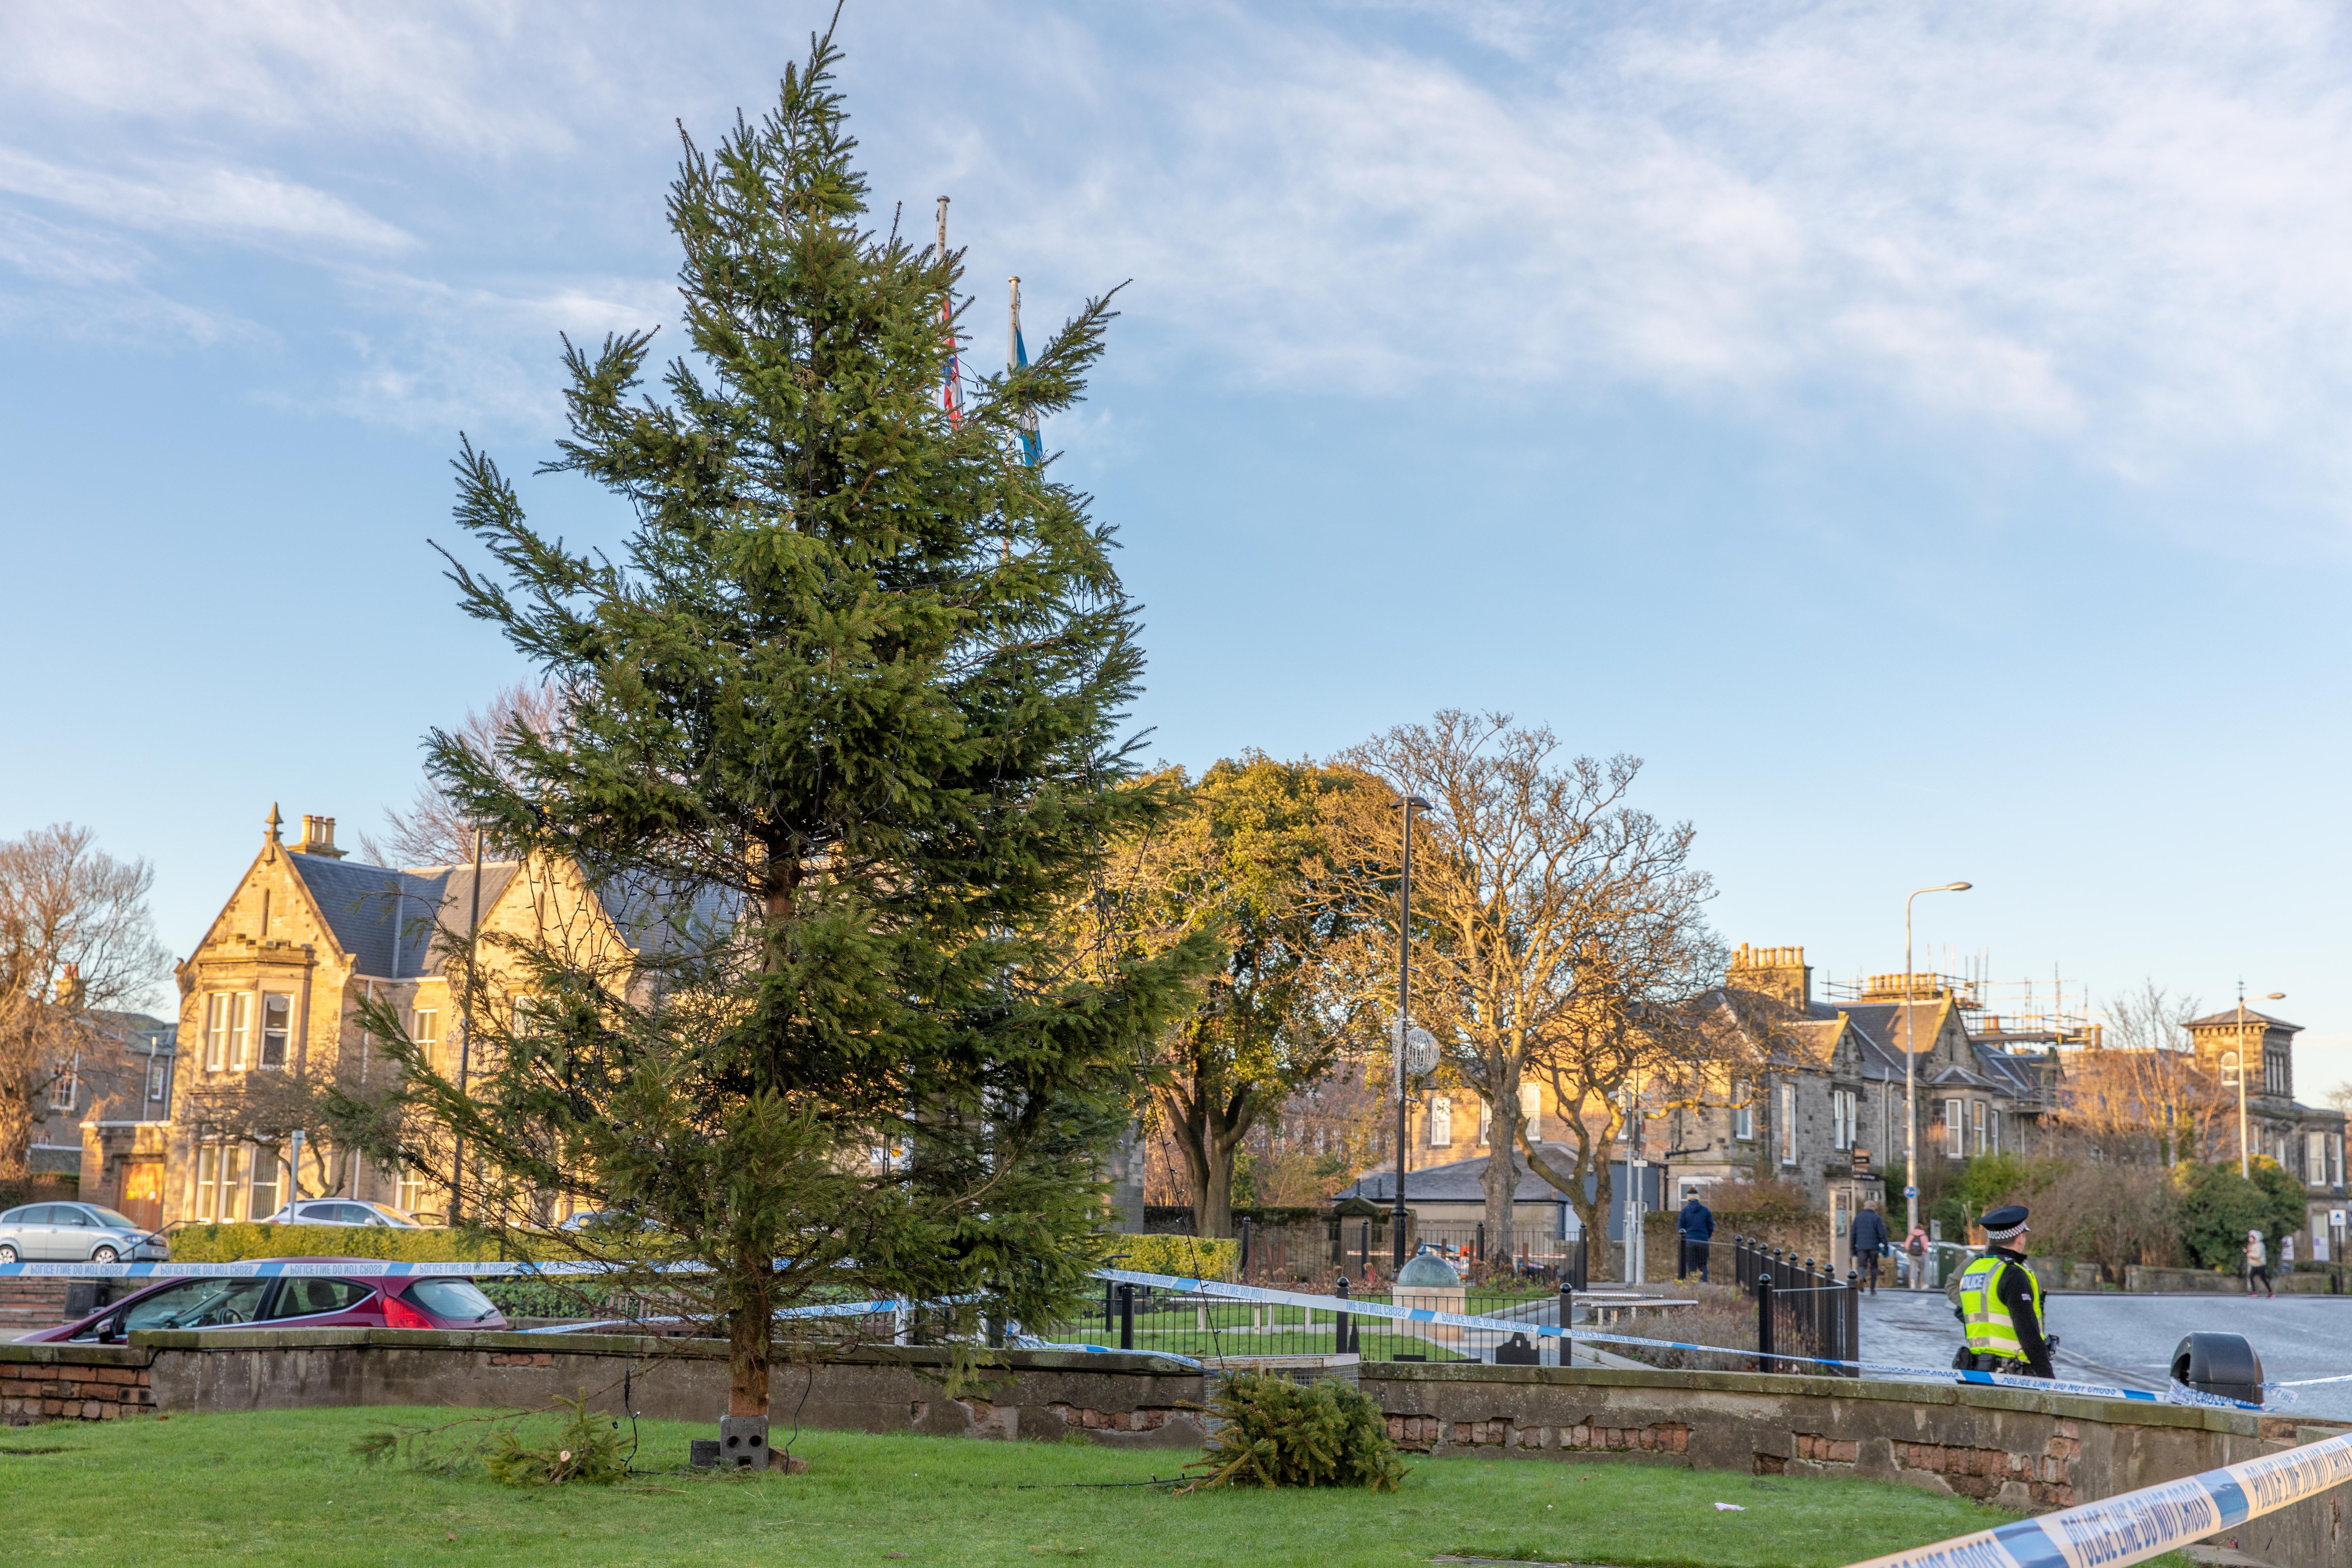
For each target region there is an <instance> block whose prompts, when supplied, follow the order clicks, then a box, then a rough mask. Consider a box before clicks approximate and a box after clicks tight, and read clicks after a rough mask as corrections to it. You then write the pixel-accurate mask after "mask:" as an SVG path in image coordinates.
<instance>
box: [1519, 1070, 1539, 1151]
mask: <svg viewBox="0 0 2352 1568" xmlns="http://www.w3.org/2000/svg"><path fill="white" fill-rule="evenodd" d="M1519 1125H1520V1126H1522V1127H1524V1128H1526V1129H1527V1130H1528V1142H1530V1143H1540V1142H1543V1086H1542V1085H1541V1084H1534V1083H1523V1084H1521V1085H1519Z"/></svg>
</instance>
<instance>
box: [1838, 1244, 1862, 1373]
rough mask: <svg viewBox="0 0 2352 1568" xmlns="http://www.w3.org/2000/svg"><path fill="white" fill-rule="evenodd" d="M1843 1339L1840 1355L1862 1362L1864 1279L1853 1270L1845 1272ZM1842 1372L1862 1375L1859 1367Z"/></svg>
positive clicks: (1847, 1368) (1852, 1367) (1844, 1369)
mask: <svg viewBox="0 0 2352 1568" xmlns="http://www.w3.org/2000/svg"><path fill="white" fill-rule="evenodd" d="M1841 1337H1842V1338H1843V1340H1844V1341H1845V1343H1844V1344H1843V1346H1842V1347H1841V1348H1840V1350H1839V1352H1838V1353H1839V1355H1840V1356H1841V1357H1842V1358H1843V1359H1844V1360H1846V1361H1860V1360H1861V1359H1862V1277H1861V1275H1860V1274H1859V1273H1857V1272H1856V1271H1855V1270H1853V1269H1852V1268H1849V1269H1847V1270H1846V1271H1845V1332H1844V1334H1843V1336H1841ZM1840 1370H1842V1371H1843V1373H1845V1374H1846V1375H1847V1376H1848V1377H1860V1376H1861V1375H1862V1368H1860V1367H1858V1366H1849V1367H1843V1368H1841V1369H1840Z"/></svg>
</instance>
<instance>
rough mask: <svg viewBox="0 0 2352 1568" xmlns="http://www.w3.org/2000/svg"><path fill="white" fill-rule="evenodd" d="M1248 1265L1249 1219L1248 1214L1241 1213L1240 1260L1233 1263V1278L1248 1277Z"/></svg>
mask: <svg viewBox="0 0 2352 1568" xmlns="http://www.w3.org/2000/svg"><path fill="white" fill-rule="evenodd" d="M1249 1266H1250V1220H1249V1215H1242V1248H1241V1260H1240V1261H1239V1262H1237V1263H1235V1264H1234V1278H1235V1279H1248V1278H1249Z"/></svg>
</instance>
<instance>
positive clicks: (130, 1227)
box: [0, 1204, 172, 1263]
mask: <svg viewBox="0 0 2352 1568" xmlns="http://www.w3.org/2000/svg"><path fill="white" fill-rule="evenodd" d="M171 1256H172V1247H171V1244H170V1243H169V1242H167V1241H165V1240H164V1239H163V1237H161V1236H158V1235H157V1234H156V1233H155V1232H153V1231H152V1230H149V1229H148V1228H147V1227H146V1226H143V1225H140V1224H138V1223H137V1222H136V1221H134V1220H132V1219H131V1216H130V1215H121V1214H117V1213H115V1212H114V1211H113V1210H112V1209H110V1208H101V1207H100V1206H99V1205H96V1204H26V1205H25V1206H24V1207H22V1208H14V1209H10V1210H9V1211H8V1212H7V1213H6V1214H0V1263H15V1262H17V1261H19V1260H20V1259H21V1260H22V1261H24V1262H27V1263H33V1262H55V1263H161V1262H163V1260H164V1259H165V1258H170V1257H171Z"/></svg>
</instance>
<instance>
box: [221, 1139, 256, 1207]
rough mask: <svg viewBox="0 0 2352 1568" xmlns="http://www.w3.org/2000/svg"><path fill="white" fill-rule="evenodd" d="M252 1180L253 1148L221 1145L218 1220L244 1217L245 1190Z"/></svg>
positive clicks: (243, 1145) (242, 1144) (235, 1144)
mask: <svg viewBox="0 0 2352 1568" xmlns="http://www.w3.org/2000/svg"><path fill="white" fill-rule="evenodd" d="M252 1179H253V1146H252V1145H251V1144H249V1143H224V1144H222V1145H221V1180H220V1192H221V1201H220V1214H219V1215H218V1217H219V1218H220V1219H222V1220H224V1221H235V1220H241V1219H243V1218H244V1217H245V1216H246V1213H247V1210H246V1206H245V1203H246V1196H247V1186H248V1184H250V1183H251V1181H252Z"/></svg>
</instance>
